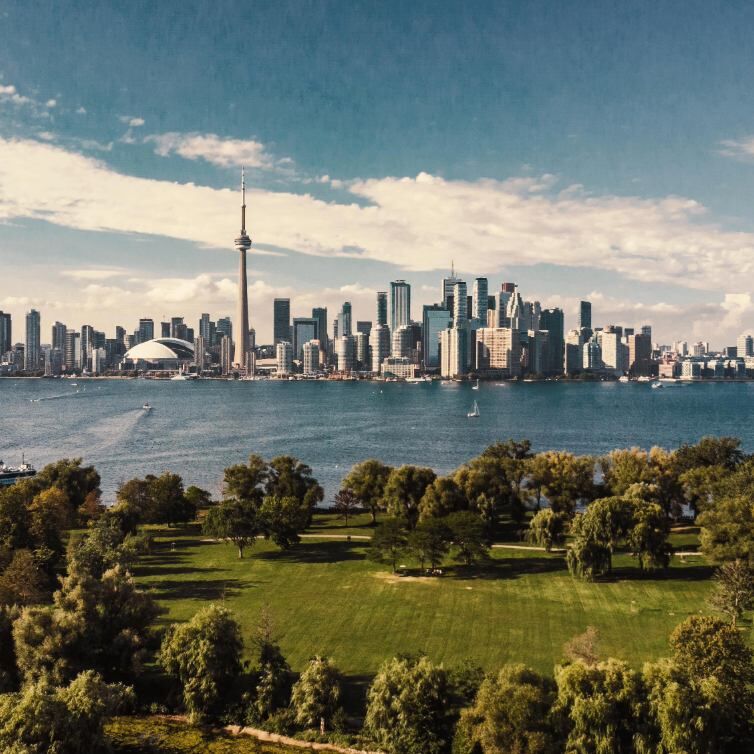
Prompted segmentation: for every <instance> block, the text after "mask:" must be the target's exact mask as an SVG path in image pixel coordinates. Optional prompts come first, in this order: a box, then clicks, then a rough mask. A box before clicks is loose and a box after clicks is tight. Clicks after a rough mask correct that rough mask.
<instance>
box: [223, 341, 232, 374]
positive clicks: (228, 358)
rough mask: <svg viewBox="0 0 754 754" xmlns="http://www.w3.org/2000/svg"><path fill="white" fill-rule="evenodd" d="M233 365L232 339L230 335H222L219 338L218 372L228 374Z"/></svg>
mask: <svg viewBox="0 0 754 754" xmlns="http://www.w3.org/2000/svg"><path fill="white" fill-rule="evenodd" d="M232 366H233V340H232V339H231V337H230V335H223V336H222V339H221V340H220V372H221V373H222V374H224V375H228V374H230V370H231V368H232Z"/></svg>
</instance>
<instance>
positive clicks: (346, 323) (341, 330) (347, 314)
mask: <svg viewBox="0 0 754 754" xmlns="http://www.w3.org/2000/svg"><path fill="white" fill-rule="evenodd" d="M344 335H353V330H352V329H351V302H350V301H344V302H343V306H342V307H341V309H340V313H339V314H338V335H337V337H338V338H342V337H343V336H344Z"/></svg>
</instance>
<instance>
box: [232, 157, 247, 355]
mask: <svg viewBox="0 0 754 754" xmlns="http://www.w3.org/2000/svg"><path fill="white" fill-rule="evenodd" d="M234 244H235V247H236V250H237V251H238V304H237V307H236V338H237V342H236V351H235V362H236V364H238V365H239V366H240V367H241V368H242V369H246V354H247V353H248V352H249V287H248V283H247V280H246V252H247V251H248V250H249V249H250V248H251V239H250V238H249V236H248V234H247V233H246V179H245V177H244V170H243V168H241V233H240V235H239V236H238V238H236V240H235V242H234Z"/></svg>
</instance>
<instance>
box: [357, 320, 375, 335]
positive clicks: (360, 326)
mask: <svg viewBox="0 0 754 754" xmlns="http://www.w3.org/2000/svg"><path fill="white" fill-rule="evenodd" d="M356 332H363V333H364V335H366V336H367V338H369V333H370V332H372V322H371V320H364V319H360V320H358V321H357V322H356Z"/></svg>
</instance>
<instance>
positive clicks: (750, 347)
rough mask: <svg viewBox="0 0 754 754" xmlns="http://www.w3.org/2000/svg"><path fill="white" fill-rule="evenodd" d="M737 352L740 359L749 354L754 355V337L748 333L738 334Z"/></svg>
mask: <svg viewBox="0 0 754 754" xmlns="http://www.w3.org/2000/svg"><path fill="white" fill-rule="evenodd" d="M736 354H737V356H738V358H739V359H745V358H746V357H747V356H754V338H752V337H751V335H748V334H747V333H743V334H742V335H739V336H738V340H737V341H736Z"/></svg>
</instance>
